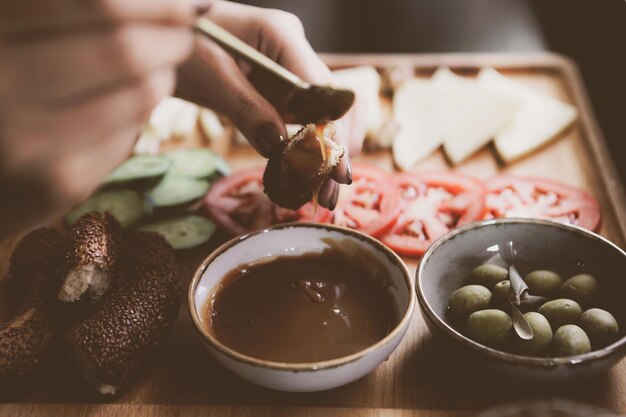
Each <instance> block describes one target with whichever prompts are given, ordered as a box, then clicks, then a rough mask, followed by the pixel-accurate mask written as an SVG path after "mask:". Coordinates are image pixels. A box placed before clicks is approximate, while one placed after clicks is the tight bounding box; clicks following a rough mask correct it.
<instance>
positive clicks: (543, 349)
mask: <svg viewBox="0 0 626 417" xmlns="http://www.w3.org/2000/svg"><path fill="white" fill-rule="evenodd" d="M524 317H526V321H527V322H528V324H530V327H531V329H533V338H532V339H530V340H524V339H522V338H521V337H516V338H515V346H516V348H517V350H518V351H519V352H520V353H521V354H523V355H529V356H539V355H545V354H547V353H548V349H549V347H550V343H552V328H551V327H550V323H549V322H548V319H546V318H545V317H544V316H543V315H542V314H539V313H535V312H534V311H530V312H528V313H526V314H524Z"/></svg>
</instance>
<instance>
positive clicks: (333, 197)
mask: <svg viewBox="0 0 626 417" xmlns="http://www.w3.org/2000/svg"><path fill="white" fill-rule="evenodd" d="M206 16H207V17H208V18H209V19H211V20H212V21H214V22H215V23H217V24H219V25H220V26H222V27H224V28H225V29H227V30H228V31H230V32H231V33H233V34H234V35H235V36H237V37H238V38H240V39H241V40H243V41H244V42H246V43H248V44H249V45H252V46H254V47H255V48H257V49H258V50H259V51H260V52H262V53H263V54H265V55H267V56H268V57H269V58H271V59H273V60H275V61H276V62H278V63H279V64H281V65H283V66H284V67H286V68H287V69H289V70H290V71H292V72H293V73H295V74H296V75H298V76H299V77H301V78H302V79H304V80H305V81H308V82H310V83H315V84H328V83H331V82H332V81H333V78H332V74H331V72H330V70H329V69H328V68H327V67H326V65H324V63H323V62H322V61H321V59H320V58H319V57H318V56H317V54H316V53H315V52H314V51H313V49H312V48H311V46H310V45H309V43H308V42H307V40H306V38H305V36H304V30H303V28H302V23H300V20H299V19H298V18H297V17H296V16H294V15H292V14H290V13H286V12H283V11H280V10H271V9H262V8H257V7H252V6H245V5H240V4H236V3H230V2H228V1H213V2H212V3H210V7H209V9H208V12H207V13H206ZM249 75H250V68H249V66H248V65H246V63H245V62H237V61H236V60H235V59H233V57H232V56H231V55H229V54H228V53H227V52H225V51H224V50H223V49H222V48H221V47H219V46H218V45H217V44H215V43H214V42H212V41H210V40H208V39H204V38H201V37H197V38H196V41H195V53H194V54H193V56H192V57H191V58H190V59H189V60H188V61H187V62H186V63H185V64H183V65H182V66H181V67H180V69H179V78H178V83H177V86H176V94H177V95H178V96H179V97H181V98H184V99H187V100H190V101H194V102H196V103H198V104H200V105H203V106H206V107H210V108H212V109H214V110H217V111H219V112H221V113H224V114H226V115H227V116H229V117H230V118H231V119H232V120H233V122H234V124H235V125H236V126H237V128H238V129H239V130H240V131H241V132H242V133H243V134H244V136H245V137H246V138H247V139H248V141H249V142H250V143H251V144H252V146H254V147H255V149H256V150H257V151H258V152H259V153H260V154H261V155H264V156H266V157H267V156H268V154H269V150H270V149H271V148H272V147H273V146H274V145H276V144H277V143H278V142H279V141H280V140H281V139H282V138H285V137H286V131H285V124H284V121H283V119H282V118H281V115H280V114H279V113H278V111H277V110H276V109H275V108H274V107H273V106H272V105H271V104H270V103H269V101H268V100H267V99H266V98H265V97H263V96H262V95H261V94H260V93H259V92H258V91H257V89H256V88H255V87H254V84H253V82H252V81H250V79H249V78H248V77H249ZM362 109H363V105H362V102H361V100H360V98H359V97H358V96H357V100H356V102H355V105H354V106H353V108H352V109H351V110H350V111H349V112H348V113H347V114H346V115H345V116H344V117H343V118H341V119H340V120H338V121H337V122H336V123H335V124H336V135H335V141H336V142H338V143H340V144H341V145H343V146H344V147H345V149H346V155H345V156H344V158H343V159H342V162H341V164H340V165H339V167H337V169H335V171H334V173H333V180H329V181H327V182H326V184H324V186H323V187H322V190H321V191H320V195H319V202H320V204H321V205H323V206H325V207H328V208H331V209H332V208H334V207H335V204H336V203H337V197H338V193H339V185H338V183H343V184H348V183H350V182H351V181H352V178H351V176H352V174H351V167H350V156H354V155H357V154H358V153H359V152H360V150H361V146H362V144H363V138H364V136H365V121H364V120H363V117H364V112H363V111H362Z"/></svg>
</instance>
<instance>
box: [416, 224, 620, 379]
mask: <svg viewBox="0 0 626 417" xmlns="http://www.w3.org/2000/svg"><path fill="white" fill-rule="evenodd" d="M509 241H512V242H513V244H514V246H515V249H516V251H517V252H518V254H519V257H518V259H517V261H516V262H519V263H517V265H516V266H517V267H518V268H519V269H520V271H521V272H522V274H525V273H527V272H529V271H530V270H532V269H536V268H538V267H540V266H541V268H545V269H553V270H556V271H559V272H560V273H561V274H562V275H563V278H564V279H567V278H569V277H571V276H573V275H575V274H577V273H582V272H586V273H591V274H593V275H594V276H595V277H596V278H597V279H598V280H599V281H600V289H601V292H602V298H603V299H604V300H605V302H607V303H609V304H610V307H607V309H608V310H609V311H610V312H611V313H612V314H613V315H614V316H615V317H616V318H617V320H618V323H619V325H620V329H621V333H620V339H619V340H617V341H615V342H614V343H612V344H610V345H609V346H606V347H604V348H602V349H599V350H595V351H592V352H589V353H585V354H582V355H576V356H568V357H553V358H543V357H541V358H540V357H530V356H521V355H515V354H512V353H507V352H503V351H500V350H496V349H492V348H490V347H487V346H484V345H482V344H480V343H478V342H475V341H474V340H472V339H470V338H469V337H467V336H465V335H464V334H463V333H461V332H460V331H459V330H458V329H456V328H455V327H454V326H452V325H451V323H450V322H449V320H448V318H447V317H446V309H447V306H448V298H449V297H450V294H451V293H452V292H453V291H454V290H456V289H457V288H459V287H461V286H463V285H464V283H465V282H466V281H467V278H468V275H469V272H470V271H471V270H472V269H474V268H475V267H476V266H478V265H480V264H481V263H483V262H484V261H486V260H487V259H489V258H490V257H491V256H492V255H494V254H495V253H497V250H498V246H499V245H504V244H506V243H507V242H509ZM624 271H626V253H625V252H624V251H623V250H622V249H620V248H619V247H618V246H617V245H615V244H613V243H611V242H609V241H608V240H607V239H605V238H603V237H602V236H599V235H597V234H595V233H593V232H590V231H588V230H586V229H583V228H581V227H578V226H571V225H565V224H560V223H554V222H550V221H546V220H534V219H498V220H485V221H482V222H477V223H473V224H470V225H467V226H464V227H461V228H459V229H456V230H454V231H452V232H450V233H448V234H446V235H445V236H443V237H442V238H440V239H439V240H438V241H437V242H435V243H434V244H433V245H432V246H431V247H430V249H429V250H428V251H427V252H426V253H425V254H424V257H423V258H422V260H421V262H420V266H419V269H418V272H417V284H416V286H417V297H418V300H419V304H420V308H421V310H422V312H423V316H424V319H425V321H426V324H427V325H428V328H429V329H430V330H431V332H432V333H433V335H434V336H436V337H437V338H438V339H439V340H440V341H442V342H443V343H444V345H445V346H446V347H447V348H448V349H449V351H450V352H451V355H450V357H451V358H456V359H459V360H460V361H462V362H464V363H465V364H467V365H468V366H470V367H472V368H474V370H475V371H477V372H481V373H486V374H488V375H491V376H495V377H500V378H501V379H503V380H504V381H507V382H520V383H531V384H534V385H536V386H543V385H550V384H552V385H555V384H564V383H572V382H580V381H581V380H583V379H584V378H586V377H592V376H596V375H598V374H602V373H604V372H606V371H607V369H609V368H610V367H611V366H613V365H615V364H616V363H617V362H619V361H620V360H621V359H623V358H624V356H625V355H626V334H625V331H624V330H623V329H624V327H626V306H625V304H624V295H625V294H626V276H624Z"/></svg>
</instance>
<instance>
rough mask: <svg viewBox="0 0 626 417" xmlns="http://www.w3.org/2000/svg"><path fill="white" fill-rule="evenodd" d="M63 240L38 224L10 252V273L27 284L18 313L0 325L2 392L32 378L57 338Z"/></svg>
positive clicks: (46, 359)
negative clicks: (57, 308)
mask: <svg viewBox="0 0 626 417" xmlns="http://www.w3.org/2000/svg"><path fill="white" fill-rule="evenodd" d="M66 243H67V242H66V241H65V238H64V236H63V234H62V233H61V232H59V231H58V230H56V229H52V228H40V229H37V230H35V231H33V232H31V233H29V234H28V235H26V236H25V237H24V238H23V239H22V240H21V241H20V242H19V243H18V245H17V247H16V248H15V250H14V252H13V254H12V255H11V274H12V276H13V278H14V279H16V280H18V281H19V282H20V283H25V284H27V285H26V286H24V288H25V290H27V295H26V298H25V299H24V301H23V302H22V304H21V305H20V307H19V310H18V312H17V314H16V315H15V316H14V317H13V318H12V319H11V320H10V321H9V322H7V323H5V324H3V325H2V326H1V327H0V387H2V390H3V392H6V391H7V390H10V389H13V388H16V386H17V385H21V384H24V383H27V382H29V381H31V380H33V379H34V378H35V377H36V376H37V374H38V372H39V370H40V369H41V367H42V366H43V365H44V364H45V363H46V362H47V361H48V358H49V355H50V353H51V351H52V350H53V347H54V345H55V342H56V341H57V339H58V336H59V333H60V330H61V328H62V322H63V318H62V316H61V315H60V314H58V313H59V312H58V311H57V310H56V309H55V308H54V306H53V304H52V302H53V301H54V296H55V290H56V285H57V283H58V280H57V278H58V269H59V266H60V263H61V260H62V259H63V254H64V251H65V247H66Z"/></svg>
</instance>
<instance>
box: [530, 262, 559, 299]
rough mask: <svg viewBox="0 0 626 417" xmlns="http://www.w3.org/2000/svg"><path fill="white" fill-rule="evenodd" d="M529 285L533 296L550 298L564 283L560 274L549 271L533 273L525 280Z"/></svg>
mask: <svg viewBox="0 0 626 417" xmlns="http://www.w3.org/2000/svg"><path fill="white" fill-rule="evenodd" d="M524 281H526V285H528V292H529V293H531V294H532V295H541V296H543V297H550V296H552V295H554V294H556V292H557V291H558V289H559V287H560V286H561V284H562V283H563V279H562V278H561V276H560V275H559V274H557V273H556V272H552V271H547V270H543V269H541V270H538V271H533V272H531V273H530V274H528V275H526V277H525V278H524Z"/></svg>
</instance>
